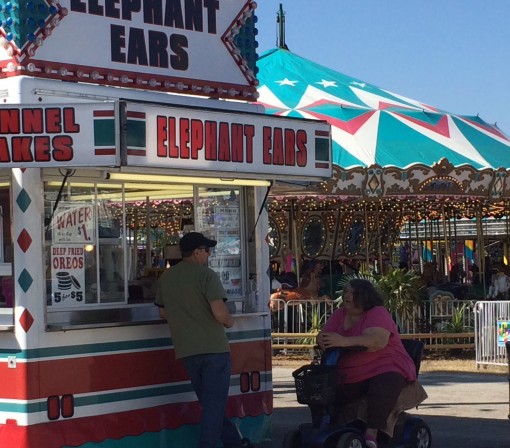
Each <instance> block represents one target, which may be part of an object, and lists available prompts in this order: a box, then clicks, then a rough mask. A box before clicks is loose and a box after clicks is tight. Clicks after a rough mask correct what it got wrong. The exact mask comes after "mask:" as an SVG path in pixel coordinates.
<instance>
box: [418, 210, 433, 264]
mask: <svg viewBox="0 0 510 448" xmlns="http://www.w3.org/2000/svg"><path fill="white" fill-rule="evenodd" d="M428 224H429V223H428V222H427V218H426V217H425V218H424V219H423V245H424V249H425V250H426V252H425V253H426V254H427V259H426V260H424V261H425V262H427V261H429V255H428V246H427V243H428V234H429V232H428V229H427V226H428ZM430 247H432V245H431V246H430ZM422 261H423V257H422ZM420 272H423V265H420Z"/></svg>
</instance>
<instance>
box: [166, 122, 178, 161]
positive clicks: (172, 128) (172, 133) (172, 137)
mask: <svg viewBox="0 0 510 448" xmlns="http://www.w3.org/2000/svg"><path fill="white" fill-rule="evenodd" d="M176 127H177V125H176V120H175V118H174V117H170V118H169V119H168V145H169V148H168V156H169V157H173V158H175V159H177V158H178V157H179V147H178V146H177V145H176V139H177V137H176V133H177V129H176Z"/></svg>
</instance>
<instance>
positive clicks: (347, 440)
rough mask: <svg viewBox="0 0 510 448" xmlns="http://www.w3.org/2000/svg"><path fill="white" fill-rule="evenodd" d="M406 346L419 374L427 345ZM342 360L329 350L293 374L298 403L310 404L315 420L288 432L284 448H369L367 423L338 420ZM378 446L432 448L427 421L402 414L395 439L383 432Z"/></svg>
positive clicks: (338, 352) (410, 342) (337, 352)
mask: <svg viewBox="0 0 510 448" xmlns="http://www.w3.org/2000/svg"><path fill="white" fill-rule="evenodd" d="M402 343H403V344H404V347H405V349H406V350H407V352H408V353H409V355H410V356H411V358H412V359H413V361H414V363H415V366H416V372H417V373H418V372H419V370H420V364H421V357H422V354H423V349H424V344H423V342H421V341H417V340H403V341H402ZM357 349H360V350H364V349H365V348H364V347H358V348H357ZM339 357H341V349H335V350H328V351H326V352H324V353H322V356H321V360H320V362H319V361H316V362H314V363H312V364H307V365H305V366H302V367H300V368H299V369H297V370H295V371H294V372H293V377H294V381H295V385H296V395H297V400H298V402H299V403H301V404H307V405H308V407H309V408H310V411H311V414H312V421H311V423H303V424H301V425H300V426H299V427H298V429H295V430H292V431H290V432H289V433H287V434H286V436H285V438H284V441H283V445H282V448H365V446H366V445H365V438H364V437H363V434H364V430H365V424H364V422H363V421H362V420H361V419H356V418H355V419H354V420H352V421H351V420H348V423H345V421H344V422H343V423H340V422H339V420H341V419H338V415H339V414H340V413H341V411H340V412H339V410H340V409H341V408H342V406H341V404H339V403H337V402H336V393H335V391H336V384H337V374H336V364H337V362H338V359H339ZM340 362H341V359H340ZM420 388H421V386H420ZM425 397H426V395H425V396H424V398H425ZM377 443H378V447H379V448H430V447H431V446H432V435H431V432H430V429H429V427H428V425H427V424H426V423H425V422H424V421H423V419H421V418H419V417H416V416H411V415H409V414H407V413H406V412H400V413H398V415H397V416H396V423H395V426H394V429H393V434H392V436H391V437H390V436H389V435H388V434H385V433H382V432H381V431H379V435H378V439H377Z"/></svg>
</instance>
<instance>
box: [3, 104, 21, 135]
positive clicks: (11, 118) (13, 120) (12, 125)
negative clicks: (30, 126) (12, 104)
mask: <svg viewBox="0 0 510 448" xmlns="http://www.w3.org/2000/svg"><path fill="white" fill-rule="evenodd" d="M0 133H2V134H19V133H20V122H19V109H1V110H0Z"/></svg>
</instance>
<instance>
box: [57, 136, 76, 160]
mask: <svg viewBox="0 0 510 448" xmlns="http://www.w3.org/2000/svg"><path fill="white" fill-rule="evenodd" d="M52 143H53V153H52V155H53V158H54V159H55V160H56V161H57V162H69V161H70V160H73V155H74V150H73V139H72V137H70V136H68V135H57V136H56V137H54V138H53V142H52Z"/></svg>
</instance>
